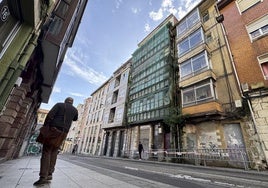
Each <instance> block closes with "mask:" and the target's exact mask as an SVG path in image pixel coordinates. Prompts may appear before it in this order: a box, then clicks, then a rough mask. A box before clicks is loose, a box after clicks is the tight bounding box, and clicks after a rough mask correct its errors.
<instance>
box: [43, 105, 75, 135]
mask: <svg viewBox="0 0 268 188" xmlns="http://www.w3.org/2000/svg"><path fill="white" fill-rule="evenodd" d="M77 119H78V111H77V109H76V108H75V107H74V106H73V105H72V104H71V103H67V102H65V103H57V104H55V105H54V106H53V107H52V109H51V110H50V111H49V112H48V114H47V117H46V119H45V123H44V126H52V127H57V128H59V129H60V130H62V131H64V132H68V131H69V129H70V127H71V125H72V122H73V121H76V120H77Z"/></svg>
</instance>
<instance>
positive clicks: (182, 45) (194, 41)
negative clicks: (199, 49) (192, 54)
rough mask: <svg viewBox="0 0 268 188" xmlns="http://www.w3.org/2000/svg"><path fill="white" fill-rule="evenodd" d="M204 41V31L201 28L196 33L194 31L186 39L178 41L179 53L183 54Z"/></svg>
mask: <svg viewBox="0 0 268 188" xmlns="http://www.w3.org/2000/svg"><path fill="white" fill-rule="evenodd" d="M202 42H204V39H203V31H202V29H201V28H200V29H198V30H197V31H195V32H194V33H192V34H191V35H190V36H188V37H187V38H186V39H184V40H182V41H181V42H179V43H178V49H179V55H180V56H181V55H183V54H184V53H186V52H188V51H190V50H191V49H193V48H195V47H196V46H198V45H199V44H200V43H202Z"/></svg>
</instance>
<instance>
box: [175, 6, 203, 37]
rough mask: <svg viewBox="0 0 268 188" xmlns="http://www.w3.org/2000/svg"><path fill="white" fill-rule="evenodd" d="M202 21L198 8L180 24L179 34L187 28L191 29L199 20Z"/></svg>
mask: <svg viewBox="0 0 268 188" xmlns="http://www.w3.org/2000/svg"><path fill="white" fill-rule="evenodd" d="M199 21H200V17H199V12H198V9H195V10H194V11H193V12H192V13H191V14H189V15H188V16H186V18H185V19H184V20H183V21H182V22H181V23H180V24H179V25H178V27H177V30H178V34H179V35H181V34H183V33H184V32H186V31H187V30H189V29H191V28H192V27H193V26H194V25H195V24H196V23H197V22H199Z"/></svg>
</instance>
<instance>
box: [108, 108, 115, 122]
mask: <svg viewBox="0 0 268 188" xmlns="http://www.w3.org/2000/svg"><path fill="white" fill-rule="evenodd" d="M114 116H115V108H112V109H111V110H110V115H109V121H108V123H113V122H114Z"/></svg>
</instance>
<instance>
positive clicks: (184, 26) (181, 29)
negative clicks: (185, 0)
mask: <svg viewBox="0 0 268 188" xmlns="http://www.w3.org/2000/svg"><path fill="white" fill-rule="evenodd" d="M186 29H187V24H186V20H184V21H182V22H181V23H180V24H179V25H178V34H182V33H184V32H185V31H186Z"/></svg>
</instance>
